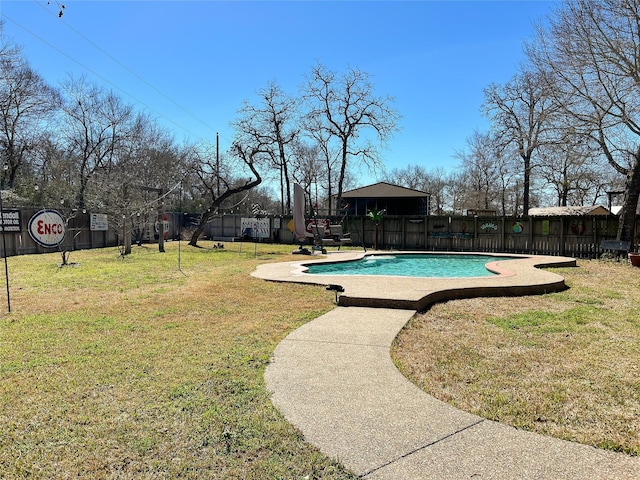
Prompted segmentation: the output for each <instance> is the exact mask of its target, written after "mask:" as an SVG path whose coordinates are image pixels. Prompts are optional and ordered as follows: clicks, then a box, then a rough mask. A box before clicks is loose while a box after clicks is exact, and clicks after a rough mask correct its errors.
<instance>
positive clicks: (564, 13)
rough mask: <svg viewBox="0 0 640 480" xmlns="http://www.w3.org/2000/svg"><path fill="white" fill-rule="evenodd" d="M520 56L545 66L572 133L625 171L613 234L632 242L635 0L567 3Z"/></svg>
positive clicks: (636, 187) (639, 159) (637, 45)
mask: <svg viewBox="0 0 640 480" xmlns="http://www.w3.org/2000/svg"><path fill="white" fill-rule="evenodd" d="M528 54H529V56H530V58H531V59H532V60H533V61H534V63H535V64H536V65H537V66H538V68H540V69H544V70H545V71H549V72H551V74H552V75H553V81H554V84H555V86H556V88H557V89H558V97H559V98H560V99H561V102H559V104H560V105H561V106H562V107H563V110H564V112H565V113H566V114H568V115H570V116H571V117H572V120H573V123H574V126H575V129H576V134H577V135H583V136H587V137H589V138H590V139H591V140H593V141H595V142H596V143H597V144H598V145H599V147H600V148H601V150H602V152H603V154H604V155H605V157H606V158H607V160H608V162H609V163H610V164H611V166H613V168H614V169H615V170H616V171H617V172H619V173H620V174H622V175H625V177H626V184H625V197H624V202H623V208H622V212H621V216H620V222H619V226H618V239H619V240H627V241H633V240H634V238H633V232H634V231H635V218H636V209H637V207H638V199H639V198H640V1H638V0H573V1H567V2H565V3H564V4H563V6H562V8H559V9H558V10H556V12H555V14H554V15H553V16H551V17H550V19H549V27H548V28H544V27H540V28H539V29H538V34H537V35H536V38H535V43H532V44H531V45H529V48H528Z"/></svg>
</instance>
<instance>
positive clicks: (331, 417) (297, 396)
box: [256, 264, 640, 480]
mask: <svg viewBox="0 0 640 480" xmlns="http://www.w3.org/2000/svg"><path fill="white" fill-rule="evenodd" d="M271 265H275V266H276V268H274V269H273V270H272V271H273V275H274V277H278V276H279V274H282V270H279V269H278V268H277V265H278V264H271ZM289 267H294V270H291V268H289V271H295V267H296V266H295V265H292V264H289ZM267 270H268V269H262V273H260V274H259V275H256V276H260V277H261V278H266V276H267V275H265V273H266V271H267ZM295 275H297V273H296V274H295ZM512 276H513V275H512ZM516 276H517V275H516ZM533 277H535V275H533ZM273 279H277V280H283V278H282V276H281V275H280V278H273ZM332 280H336V279H335V278H334V279H332ZM387 280H388V279H387ZM513 280H515V278H513ZM555 280H557V278H556V279H555ZM285 281H287V280H285ZM288 281H294V280H288ZM380 282H382V283H380ZM312 283H317V282H312ZM329 283H332V282H329ZM516 283H518V282H516ZM385 285H386V281H384V280H382V279H378V285H377V288H378V291H380V292H387V291H388V289H386V288H385ZM456 288H462V287H461V286H460V285H458V286H457V287H456ZM433 289H435V290H437V288H436V287H433ZM345 293H348V290H347V289H346V288H345ZM423 293H424V292H423ZM466 293H469V292H466ZM414 313H415V311H414V310H406V309H398V308H394V309H389V308H370V307H349V308H345V307H337V308H336V309H334V310H332V311H331V312H329V313H327V314H325V315H323V316H321V317H319V318H318V319H316V320H314V321H312V322H310V323H308V324H306V325H304V326H302V327H300V328H299V329H297V330H296V331H294V332H292V333H291V334H290V335H289V336H288V337H287V338H286V339H285V340H283V341H282V342H281V343H280V344H279V345H278V347H277V348H276V350H275V352H274V355H273V359H272V362H271V363H270V364H269V366H268V367H267V369H266V372H265V379H266V383H267V388H268V389H269V390H270V391H271V392H272V401H273V403H274V404H275V405H276V406H277V407H278V408H279V409H280V410H281V411H282V413H283V414H284V416H285V418H287V420H288V421H289V422H291V423H292V424H293V425H295V426H296V427H297V428H299V429H300V430H301V431H302V433H303V434H304V436H305V438H306V439H307V440H308V441H309V442H311V443H312V444H314V445H316V446H318V447H319V448H320V450H321V451H322V452H323V453H325V454H326V455H328V456H330V457H332V458H335V459H337V460H339V461H341V462H342V463H343V464H344V465H345V466H346V467H347V468H349V469H351V470H352V471H353V472H355V473H356V474H357V475H359V476H360V477H362V478H366V479H378V480H381V479H389V480H391V479H393V480H408V479H439V480H442V479H456V480H457V479H464V478H475V479H550V480H551V479H553V480H558V479H575V480H578V479H580V480H582V479H603V480H604V479H607V480H615V479H619V480H622V479H630V480H631V479H634V480H635V479H638V478H640V459H639V458H637V457H629V456H626V455H622V454H617V453H613V452H608V451H603V450H598V449H595V448H592V447H588V446H585V445H580V444H576V443H571V442H566V441H562V440H557V439H553V438H550V437H545V436H541V435H537V434H533V433H529V432H525V431H521V430H517V429H515V428H512V427H509V426H506V425H502V424H499V423H496V422H492V421H488V420H485V419H483V418H480V417H477V416H474V415H471V414H468V413H465V412H462V411H460V410H457V409H455V408H454V407H451V406H450V405H448V404H445V403H443V402H440V401H438V400H436V399H435V398H433V397H431V396H429V395H427V394H425V393H424V392H423V391H421V390H420V389H418V388H417V387H416V386H414V385H413V384H412V383H410V382H409V381H408V380H407V379H406V378H405V377H404V376H402V375H401V374H400V372H399V371H398V370H397V369H396V368H395V366H394V365H393V362H392V361H391V358H390V355H389V349H390V346H391V343H392V342H393V339H394V338H395V337H396V335H397V334H398V332H399V331H400V330H401V329H402V327H403V326H404V325H405V323H406V322H407V321H408V320H409V319H410V318H411V317H412V316H413V314H414Z"/></svg>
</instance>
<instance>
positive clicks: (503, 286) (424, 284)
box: [251, 251, 576, 311]
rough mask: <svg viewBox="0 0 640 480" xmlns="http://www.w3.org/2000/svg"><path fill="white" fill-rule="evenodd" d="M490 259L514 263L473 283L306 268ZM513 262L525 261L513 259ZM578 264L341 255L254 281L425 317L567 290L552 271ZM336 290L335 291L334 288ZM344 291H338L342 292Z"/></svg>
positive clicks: (267, 272)
mask: <svg viewBox="0 0 640 480" xmlns="http://www.w3.org/2000/svg"><path fill="white" fill-rule="evenodd" d="M443 253H446V254H447V255H449V254H450V255H470V254H473V255H487V256H491V257H500V256H505V257H509V259H508V260H504V261H495V262H490V265H488V268H490V269H491V270H492V271H494V272H496V273H497V275H494V276H490V277H467V278H461V277H458V278H428V277H396V276H382V275H348V276H347V275H330V274H308V273H305V267H304V265H305V264H309V263H335V262H342V261H349V260H357V259H361V258H363V257H364V256H366V255H376V254H378V255H388V254H424V255H430V254H431V255H433V254H437V255H442V254H443ZM513 257H519V258H517V259H513ZM575 266H576V259H575V258H571V257H557V256H548V255H517V254H511V253H508V254H507V253H505V254H500V253H486V252H423V251H402V252H390V251H370V252H362V251H337V252H329V253H327V255H326V256H325V255H323V256H322V257H320V258H317V257H316V256H315V255H314V256H308V257H305V258H303V259H300V260H297V261H289V262H278V263H266V264H262V265H259V266H258V267H257V268H256V270H255V271H254V272H252V274H251V275H252V276H254V277H256V278H261V279H263V280H270V281H276V282H293V283H306V284H313V285H321V286H327V287H328V286H339V287H340V288H339V289H342V290H343V291H342V292H339V293H337V304H338V305H339V306H344V307H348V306H357V307H377V308H396V309H403V310H416V311H424V310H426V309H428V308H429V307H430V306H431V305H433V304H435V303H438V302H442V301H447V300H454V299H462V298H473V297H496V296H522V295H540V294H545V293H552V292H558V291H562V290H565V289H566V288H567V286H566V284H565V281H564V278H563V277H562V276H561V275H558V274H556V273H553V272H549V271H547V270H543V268H546V267H575ZM333 288H335V287H333ZM339 289H338V290H339Z"/></svg>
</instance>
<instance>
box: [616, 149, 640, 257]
mask: <svg viewBox="0 0 640 480" xmlns="http://www.w3.org/2000/svg"><path fill="white" fill-rule="evenodd" d="M638 155H640V152H638V154H637V155H636V158H635V160H634V163H633V166H632V167H630V168H629V170H628V173H627V179H626V182H625V192H624V201H623V203H622V211H621V212H620V219H619V220H618V237H617V238H618V240H622V241H625V242H632V243H633V244H635V227H636V210H637V208H638V198H640V158H638ZM632 248H634V247H633V246H632Z"/></svg>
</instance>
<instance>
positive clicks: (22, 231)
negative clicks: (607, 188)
mask: <svg viewBox="0 0 640 480" xmlns="http://www.w3.org/2000/svg"><path fill="white" fill-rule="evenodd" d="M37 211H38V210H37V209H20V210H18V209H10V208H7V209H4V210H3V215H5V216H6V217H7V218H13V221H14V222H15V223H16V224H15V225H13V226H11V228H10V227H9V226H6V224H5V231H4V233H3V236H4V238H3V241H2V242H0V251H1V252H2V256H4V255H5V254H6V255H9V256H11V255H26V254H32V253H44V252H51V251H56V250H60V249H65V250H80V249H87V248H100V247H110V246H114V247H115V246H117V245H119V244H122V238H123V234H124V232H123V231H122V230H120V229H117V228H114V226H113V225H112V222H109V225H108V228H107V229H106V230H96V229H95V228H92V221H91V220H92V217H91V214H90V213H82V214H77V215H75V216H74V217H73V218H71V219H70V220H69V222H68V227H67V235H66V237H65V240H64V243H63V244H62V245H61V246H60V247H56V248H44V247H41V246H40V245H38V244H37V243H36V242H34V241H33V240H32V239H31V237H30V235H29V232H28V224H29V220H30V218H31V217H32V216H33V214H34V213H36V212H37ZM16 212H17V213H16ZM317 220H318V224H319V225H320V226H321V228H326V230H327V231H328V230H329V225H332V224H341V225H342V229H343V231H344V232H345V233H350V236H351V240H352V245H354V246H363V245H364V246H366V247H367V248H372V247H373V246H374V244H375V239H376V226H375V224H374V223H373V222H372V221H371V220H370V219H369V218H367V217H365V216H348V217H322V218H318V219H317ZM166 221H167V223H168V225H167V234H166V238H167V240H175V239H177V238H179V237H180V236H182V238H183V239H184V240H188V239H189V238H188V235H189V234H190V232H191V230H190V228H189V227H193V225H194V223H197V222H196V216H195V215H184V214H181V213H167V214H166ZM153 222H154V219H153V218H151V219H146V220H144V221H140V222H138V226H139V230H140V231H139V232H138V233H140V237H136V238H134V240H133V242H134V243H135V241H136V239H137V238H142V241H145V242H153V241H156V240H157V234H156V235H154V225H153ZM312 223H313V222H312V221H311V220H307V224H308V229H309V230H310V231H313V232H314V233H315V231H316V230H315V228H312V227H311V225H310V224H312ZM94 227H95V225H94ZM617 228H618V217H617V216H614V215H606V216H575V217H570V216H561V217H471V216H455V217H449V216H442V217H436V216H400V215H385V216H384V217H383V219H382V222H381V223H380V225H379V227H378V246H379V248H381V249H387V250H392V249H393V250H428V251H459V252H464V251H478V252H504V253H523V254H540V255H561V256H569V257H577V258H597V257H599V256H600V255H601V254H602V249H601V244H602V241H604V240H611V239H615V238H616V232H617ZM291 230H292V217H291V216H267V217H265V218H260V219H255V218H251V217H250V216H249V215H221V216H216V217H214V218H212V220H211V221H210V222H209V223H208V224H207V226H206V228H205V230H204V233H203V238H206V239H212V240H218V241H261V242H274V243H285V244H292V245H294V244H297V239H295V238H294V235H293V233H292V231H291ZM3 244H4V245H6V249H5V248H4V246H3ZM631 251H637V247H636V246H635V245H632V247H631Z"/></svg>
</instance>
